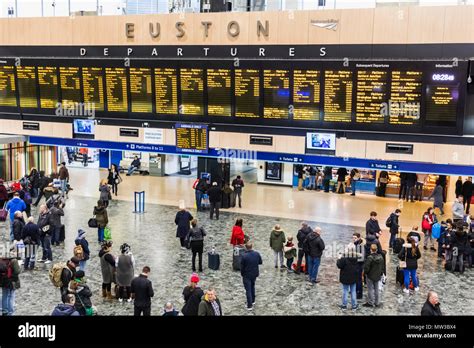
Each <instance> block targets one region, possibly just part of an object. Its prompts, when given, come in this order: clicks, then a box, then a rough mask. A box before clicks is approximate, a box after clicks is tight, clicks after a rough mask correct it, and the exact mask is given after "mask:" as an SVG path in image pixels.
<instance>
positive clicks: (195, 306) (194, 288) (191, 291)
mask: <svg viewBox="0 0 474 348" xmlns="http://www.w3.org/2000/svg"><path fill="white" fill-rule="evenodd" d="M198 283H199V276H198V275H197V274H196V273H193V274H192V275H191V279H190V284H189V285H188V286H186V287H185V288H184V289H183V297H184V306H183V308H182V309H181V313H183V315H184V316H197V315H198V312H199V303H200V302H201V298H202V297H203V296H204V291H202V289H201V288H200V287H199V286H198Z"/></svg>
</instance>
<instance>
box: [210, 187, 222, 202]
mask: <svg viewBox="0 0 474 348" xmlns="http://www.w3.org/2000/svg"><path fill="white" fill-rule="evenodd" d="M207 194H208V195H209V202H211V203H218V202H220V201H221V200H222V190H221V189H220V187H219V186H211V188H210V189H209V190H208V191H207Z"/></svg>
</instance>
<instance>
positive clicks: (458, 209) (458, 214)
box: [452, 200, 464, 219]
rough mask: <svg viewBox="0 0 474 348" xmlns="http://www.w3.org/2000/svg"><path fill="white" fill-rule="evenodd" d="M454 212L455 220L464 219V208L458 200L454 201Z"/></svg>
mask: <svg viewBox="0 0 474 348" xmlns="http://www.w3.org/2000/svg"><path fill="white" fill-rule="evenodd" d="M452 211H453V219H463V218H464V206H463V205H462V203H461V202H459V201H458V200H455V201H454V203H453V208H452Z"/></svg>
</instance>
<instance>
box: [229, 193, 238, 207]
mask: <svg viewBox="0 0 474 348" xmlns="http://www.w3.org/2000/svg"><path fill="white" fill-rule="evenodd" d="M236 196H237V195H236V194H235V192H232V193H231V194H230V207H231V208H235V198H236Z"/></svg>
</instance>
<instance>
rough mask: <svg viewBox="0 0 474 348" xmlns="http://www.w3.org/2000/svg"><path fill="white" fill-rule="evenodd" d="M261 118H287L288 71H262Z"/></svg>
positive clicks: (288, 99)
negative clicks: (262, 102)
mask: <svg viewBox="0 0 474 348" xmlns="http://www.w3.org/2000/svg"><path fill="white" fill-rule="evenodd" d="M263 101H264V104H263V117H264V118H288V106H289V104H290V73H289V71H288V70H264V71H263Z"/></svg>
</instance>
